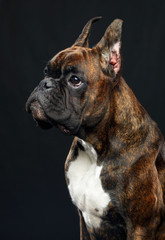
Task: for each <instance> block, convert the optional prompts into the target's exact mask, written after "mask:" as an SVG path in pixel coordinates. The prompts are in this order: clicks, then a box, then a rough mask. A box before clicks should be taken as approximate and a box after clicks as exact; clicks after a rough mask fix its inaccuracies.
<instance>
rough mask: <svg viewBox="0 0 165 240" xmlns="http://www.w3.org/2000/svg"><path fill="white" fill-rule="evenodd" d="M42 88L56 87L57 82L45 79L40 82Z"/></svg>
mask: <svg viewBox="0 0 165 240" xmlns="http://www.w3.org/2000/svg"><path fill="white" fill-rule="evenodd" d="M40 87H42V88H43V89H49V88H54V87H55V81H54V80H53V79H51V78H47V79H44V80H42V81H41V82H40Z"/></svg>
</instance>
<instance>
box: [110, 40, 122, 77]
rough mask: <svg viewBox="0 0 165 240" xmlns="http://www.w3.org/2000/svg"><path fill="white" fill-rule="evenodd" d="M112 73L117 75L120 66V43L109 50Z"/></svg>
mask: <svg viewBox="0 0 165 240" xmlns="http://www.w3.org/2000/svg"><path fill="white" fill-rule="evenodd" d="M109 63H110V64H111V65H112V66H113V70H114V72H115V73H116V74H117V73H118V72H119V70H120V66H121V56H120V43H115V44H114V45H113V46H112V48H111V49H110V61H109Z"/></svg>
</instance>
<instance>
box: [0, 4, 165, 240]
mask: <svg viewBox="0 0 165 240" xmlns="http://www.w3.org/2000/svg"><path fill="white" fill-rule="evenodd" d="M100 15H101V16H103V19H102V20H101V21H99V22H98V23H96V24H95V25H94V26H93V30H92V32H91V41H90V42H91V45H93V44H96V43H97V41H99V39H100V38H101V37H102V35H103V33H104V31H105V29H106V27H107V26H108V25H109V24H110V22H111V21H112V20H113V19H114V18H116V17H118V18H122V19H123V20H124V26H123V38H122V43H123V47H122V52H123V57H124V70H123V76H124V78H125V79H126V81H127V83H128V84H129V85H130V86H131V88H132V89H133V91H134V93H135V95H136V96H137V98H138V99H139V100H140V102H141V103H142V105H143V106H144V107H145V108H146V109H147V111H148V112H149V114H150V115H151V117H152V118H153V119H154V120H155V121H156V122H157V123H158V125H159V127H160V129H161V130H162V132H163V134H164V135H165V124H164V123H165V111H164V104H165V97H164V91H165V77H164V74H165V73H164V72H165V71H164V69H165V58H164V56H165V54H164V53H165V44H164V43H165V1H160V0H157V1H155V0H153V1H152V0H150V1H145V0H143V1H122V0H118V1H114V0H113V1H105V0H97V1H94V0H84V1H67V0H66V1H65V0H59V1H57V0H47V1H36V0H27V1H23V0H20V1H18V0H14V1H12V0H10V1H9V0H1V1H0V40H1V44H0V59H1V62H0V67H1V68H0V69H1V71H0V139H1V144H0V202H1V203H0V239H2V240H6V239H11V240H12V239H17V240H23V239H31V240H33V239H34V240H37V239H40V240H42V239H43V240H45V239H78V238H79V220H78V214H77V210H76V208H75V207H74V206H73V204H72V203H71V200H70V196H69V193H68V190H67V187H66V184H65V179H64V171H63V165H64V161H65V158H66V156H67V153H68V151H69V147H70V145H71V141H72V137H66V136H64V135H63V134H62V133H60V132H59V131H58V130H57V129H52V130H49V131H43V130H41V129H39V128H38V127H36V124H35V122H34V121H33V120H32V117H31V116H30V115H28V114H27V113H26V112H25V102H26V99H27V98H28V96H29V94H30V92H31V91H32V90H33V88H34V87H35V86H36V85H37V84H38V83H39V81H40V80H41V79H42V78H43V68H44V67H45V64H46V63H47V61H48V60H49V59H50V58H51V57H53V55H54V54H56V53H57V52H58V51H60V50H62V49H64V48H66V47H69V46H71V45H72V43H73V42H74V41H75V40H76V38H77V37H78V35H79V34H80V32H81V29H82V27H83V26H84V24H85V23H86V22H87V21H88V20H89V19H90V18H92V17H94V16H100Z"/></svg>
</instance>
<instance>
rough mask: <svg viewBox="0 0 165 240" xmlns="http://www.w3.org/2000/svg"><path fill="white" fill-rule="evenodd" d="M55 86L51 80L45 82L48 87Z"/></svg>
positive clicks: (45, 86)
mask: <svg viewBox="0 0 165 240" xmlns="http://www.w3.org/2000/svg"><path fill="white" fill-rule="evenodd" d="M52 87H53V84H52V82H51V81H46V82H45V84H44V88H46V89H48V88H52Z"/></svg>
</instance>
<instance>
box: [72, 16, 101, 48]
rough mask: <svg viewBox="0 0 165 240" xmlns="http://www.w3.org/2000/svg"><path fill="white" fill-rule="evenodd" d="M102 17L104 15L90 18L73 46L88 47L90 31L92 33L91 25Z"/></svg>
mask: <svg viewBox="0 0 165 240" xmlns="http://www.w3.org/2000/svg"><path fill="white" fill-rule="evenodd" d="M101 18H102V17H95V18H92V19H90V20H89V21H88V22H87V24H86V25H85V27H84V28H83V30H82V32H81V34H80V36H79V37H78V39H77V40H76V41H75V43H74V44H73V46H80V47H88V38H89V33H90V29H91V26H92V24H93V23H94V22H97V21H98V20H100V19H101Z"/></svg>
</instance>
